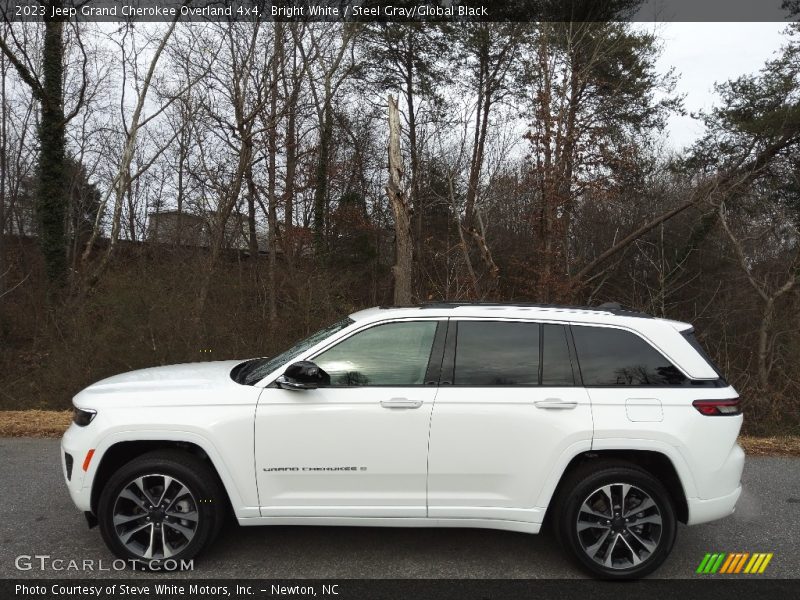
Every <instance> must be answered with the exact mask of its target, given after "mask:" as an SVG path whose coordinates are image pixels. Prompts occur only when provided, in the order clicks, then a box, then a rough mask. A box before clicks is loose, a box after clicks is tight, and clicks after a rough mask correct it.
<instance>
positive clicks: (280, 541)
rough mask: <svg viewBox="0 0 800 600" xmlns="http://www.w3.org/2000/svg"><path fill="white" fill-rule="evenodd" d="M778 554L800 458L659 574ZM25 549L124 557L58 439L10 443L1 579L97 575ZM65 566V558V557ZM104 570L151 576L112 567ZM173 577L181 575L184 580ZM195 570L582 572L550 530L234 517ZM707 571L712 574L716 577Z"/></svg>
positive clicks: (760, 475) (777, 572)
mask: <svg viewBox="0 0 800 600" xmlns="http://www.w3.org/2000/svg"><path fill="white" fill-rule="evenodd" d="M737 551H739V552H741V551H744V552H773V553H774V554H775V556H774V558H773V559H772V562H771V563H770V565H769V567H768V568H767V571H766V573H765V574H764V575H761V576H760V577H781V578H798V577H800V459H791V458H755V457H754V458H749V459H748V460H747V464H746V466H745V471H744V493H743V495H742V498H741V499H740V500H739V504H738V507H737V510H736V513H735V514H734V515H732V516H731V517H728V518H727V519H723V520H721V521H717V522H715V523H708V524H705V525H698V526H695V527H686V526H683V525H681V526H680V527H679V529H678V539H677V542H676V544H675V548H674V549H673V551H672V554H671V556H670V558H669V559H668V560H667V562H666V563H665V564H664V565H663V566H662V567H661V568H660V569H659V570H658V571H656V573H655V574H654V575H653V577H658V578H690V577H700V576H697V575H695V574H694V570H695V568H696V567H697V565H698V563H699V562H700V560H701V559H702V558H703V556H704V554H705V553H706V552H737ZM20 555H50V557H51V558H52V559H56V558H57V559H64V560H65V561H69V560H73V559H74V560H79V561H83V560H92V561H94V563H93V564H94V565H98V564H99V561H103V564H104V565H105V566H106V567H108V566H109V565H110V564H111V562H112V560H113V556H112V555H111V554H110V553H109V552H108V550H106V548H105V546H104V544H103V541H102V539H101V538H100V533H99V532H98V530H97V529H92V530H89V529H88V528H87V527H86V523H85V521H84V518H83V515H81V514H80V513H79V512H78V511H77V510H76V509H75V507H74V506H73V505H72V502H71V500H70V498H69V495H68V494H67V490H66V487H65V485H64V482H63V480H62V475H61V467H60V464H59V451H58V441H57V440H40V439H10V438H0V578H18V577H31V578H43V577H76V578H80V577H86V576H87V575H90V574H89V573H85V572H80V571H74V570H72V571H54V570H45V571H41V570H39V569H38V568H35V569H32V570H28V571H19V570H17V568H16V567H15V562H16V557H18V556H20ZM65 564H66V563H65ZM101 576H102V577H115V576H116V577H133V576H147V575H144V574H141V575H140V574H139V573H132V572H131V571H121V572H115V571H113V570H112V571H104V572H103V573H102V575H101ZM180 576H182V575H181V574H177V573H173V574H172V575H171V578H174V577H180ZM183 576H185V577H202V578H216V577H236V578H239V577H251V578H376V577H377V578H380V577H387V578H406V577H408V578H501V579H502V578H575V577H583V574H582V572H580V571H578V570H577V569H575V568H574V567H573V566H572V565H571V564H570V563H569V561H567V560H566V559H565V557H564V556H563V555H562V554H561V552H560V550H559V548H558V545H557V544H556V542H555V540H553V539H552V538H551V537H550V536H549V535H547V534H543V535H538V536H532V535H526V534H522V533H512V532H504V531H491V530H485V529H406V528H359V527H284V526H281V527H239V526H238V525H237V524H236V523H235V522H232V523H231V524H230V526H229V527H227V529H226V530H225V531H223V533H222V534H221V535H220V537H219V538H218V539H217V541H216V543H215V544H214V545H213V546H212V547H211V548H209V549H208V550H207V551H206V552H205V553H204V554H202V555H201V556H200V557H199V558H198V559H196V560H195V570H194V572H187V573H185V574H183ZM706 577H708V576H706Z"/></svg>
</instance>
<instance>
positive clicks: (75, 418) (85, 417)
mask: <svg viewBox="0 0 800 600" xmlns="http://www.w3.org/2000/svg"><path fill="white" fill-rule="evenodd" d="M96 414H97V411H96V410H91V409H88V408H76V409H74V410H73V411H72V422H73V423H75V425H78V426H80V427H86V426H87V425H88V424H89V423H91V422H92V419H94V416H95V415H96Z"/></svg>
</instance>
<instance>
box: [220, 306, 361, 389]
mask: <svg viewBox="0 0 800 600" xmlns="http://www.w3.org/2000/svg"><path fill="white" fill-rule="evenodd" d="M353 323H355V321H353V319H350V318H344V319H342V320H341V321H337V322H336V323H334V324H333V325H330V326H328V327H326V328H325V329H320V330H319V331H318V332H316V333H314V334H312V335H310V336H308V337H307V338H305V339H304V340H301V341H299V342H297V343H296V344H295V345H294V346H292V347H291V348H289V349H288V350H285V351H283V352H281V353H280V354H278V355H277V356H273V357H272V358H269V357H267V358H254V359H252V360H248V361H246V362H243V363H241V364H239V365H236V366H235V367H234V368H233V371H231V379H233V380H234V381H235V382H236V383H241V384H242V385H254V384H256V383H258V382H259V381H261V380H262V379H264V377H266V376H267V375H269V374H270V373H272V372H273V371H274V370H275V369H277V368H278V367H280V366H281V365H282V364H285V363H288V362H290V361H291V360H292V359H293V358H294V357H295V356H297V355H299V354H302V353H303V352H305V351H306V350H308V349H309V348H311V347H312V346H314V345H315V344H318V343H319V342H321V341H322V340H324V339H325V338H327V337H329V336H331V335H333V334H334V333H336V332H338V331H341V330H342V329H344V328H345V327H347V326H349V325H352V324H353Z"/></svg>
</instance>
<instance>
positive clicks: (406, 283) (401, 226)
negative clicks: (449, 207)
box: [386, 94, 414, 306]
mask: <svg viewBox="0 0 800 600" xmlns="http://www.w3.org/2000/svg"><path fill="white" fill-rule="evenodd" d="M402 181H403V157H402V154H401V153H400V115H399V112H398V110H397V102H396V100H395V99H394V97H392V96H391V94H390V95H389V185H388V186H387V187H386V193H387V194H388V196H389V202H390V203H391V205H392V212H393V213H394V230H395V264H394V267H392V272H393V274H394V303H395V305H398V306H404V305H410V304H411V274H412V260H413V251H414V250H413V242H412V236H411V210H410V207H409V204H408V200H407V198H406V196H405V193H404V191H403V188H402Z"/></svg>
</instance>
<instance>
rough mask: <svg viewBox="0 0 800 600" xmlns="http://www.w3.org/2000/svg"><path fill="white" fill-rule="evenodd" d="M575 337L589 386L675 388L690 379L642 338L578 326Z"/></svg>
mask: <svg viewBox="0 0 800 600" xmlns="http://www.w3.org/2000/svg"><path fill="white" fill-rule="evenodd" d="M572 335H573V337H574V339H575V349H576V351H577V353H578V363H579V364H580V367H581V375H582V376H583V384H584V385H586V386H627V385H633V386H646V385H657V386H672V385H683V384H684V383H685V382H686V381H687V378H686V376H685V375H683V373H681V372H680V371H679V370H678V369H677V368H676V367H675V366H674V365H673V364H672V363H670V362H669V360H667V359H666V358H665V357H664V356H663V355H662V354H661V353H660V352H658V350H656V349H655V348H653V347H652V346H651V345H650V344H648V343H647V342H646V341H644V340H643V339H642V338H640V337H639V336H638V335H636V334H634V333H631V332H629V331H622V330H621V329H612V328H608V327H587V326H582V325H580V326H579V325H574V326H573V327H572Z"/></svg>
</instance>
